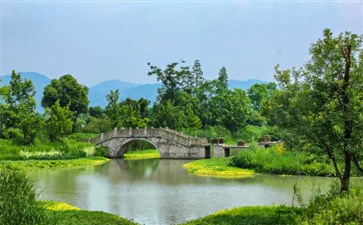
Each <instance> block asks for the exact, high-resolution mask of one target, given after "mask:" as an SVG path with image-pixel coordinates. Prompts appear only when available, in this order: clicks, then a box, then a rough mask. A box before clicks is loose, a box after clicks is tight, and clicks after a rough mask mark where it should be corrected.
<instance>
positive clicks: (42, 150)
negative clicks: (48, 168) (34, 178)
mask: <svg viewBox="0 0 363 225" xmlns="http://www.w3.org/2000/svg"><path fill="white" fill-rule="evenodd" d="M97 153H98V152H97V149H96V148H95V147H94V146H93V145H92V144H89V143H86V142H80V141H76V140H74V139H64V140H63V141H59V142H41V141H39V140H37V141H36V143H35V144H33V145H26V146H23V145H18V144H16V143H14V142H13V141H11V140H5V139H0V160H30V159H74V158H81V157H86V156H94V155H97Z"/></svg>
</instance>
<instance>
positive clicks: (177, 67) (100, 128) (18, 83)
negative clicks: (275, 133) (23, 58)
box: [0, 60, 276, 145]
mask: <svg viewBox="0 0 363 225" xmlns="http://www.w3.org/2000/svg"><path fill="white" fill-rule="evenodd" d="M148 65H149V67H150V71H149V72H148V75H149V76H155V77H156V78H157V80H158V81H160V82H161V83H162V86H161V88H160V89H159V90H158V97H157V100H156V102H155V103H154V105H150V101H149V100H147V99H144V98H140V99H138V100H134V99H130V98H126V99H125V100H123V101H121V100H120V97H121V96H122V93H120V92H119V90H111V91H110V93H109V94H108V95H107V96H105V98H106V99H107V106H106V107H105V108H102V107H100V106H95V107H89V99H88V88H87V87H86V86H84V85H81V84H79V83H78V82H77V80H76V79H75V78H74V77H73V76H71V75H64V76H62V77H60V78H59V79H53V80H52V81H51V83H50V84H49V85H47V86H46V87H45V88H44V91H43V98H42V101H41V105H42V106H43V107H44V109H45V113H43V114H39V113H37V112H36V111H35V107H36V101H35V98H34V95H35V88H34V86H33V84H32V81H31V80H26V79H23V78H22V77H21V75H20V73H16V72H15V71H13V72H12V75H11V81H10V83H9V85H7V86H3V87H1V92H0V97H1V103H0V137H1V138H5V139H12V140H15V141H16V142H17V143H20V144H25V145H27V144H33V143H34V140H35V138H36V137H37V136H39V135H41V136H42V138H44V136H46V138H47V139H49V140H50V141H58V140H61V139H62V138H64V137H66V136H68V135H70V134H72V133H74V132H82V133H100V132H106V131H108V130H111V129H113V128H114V127H118V128H121V127H125V128H129V127H132V128H136V127H139V128H143V127H169V128H171V129H175V130H179V131H184V132H187V133H190V134H193V135H197V134H198V135H202V136H207V137H210V136H213V135H214V136H218V135H220V136H226V137H231V136H238V134H241V131H242V130H243V129H245V128H246V126H248V125H253V126H259V127H260V126H263V125H264V124H266V119H265V118H263V117H262V116H261V114H260V111H261V107H262V106H261V105H262V103H263V101H264V100H265V99H266V98H268V97H270V96H272V93H273V92H274V91H275V90H276V85H275V84H274V83H269V84H255V85H253V86H252V87H251V88H250V89H249V90H248V91H247V92H245V91H244V90H242V89H235V90H230V89H229V88H228V73H227V70H226V68H225V67H222V68H221V69H220V71H219V73H218V78H217V79H215V80H206V79H205V78H204V75H203V70H202V68H201V64H200V62H199V60H196V61H195V62H194V65H193V66H192V67H189V66H187V65H186V64H185V62H183V61H182V62H178V63H171V64H168V65H167V66H166V67H165V68H164V69H161V68H159V67H157V66H153V65H151V64H150V63H149V64H148ZM250 128H251V127H250ZM251 129H252V132H255V131H253V130H254V129H255V127H252V128H251ZM251 129H250V130H251ZM258 132H259V131H258ZM244 133H246V132H244ZM247 139H248V138H247Z"/></svg>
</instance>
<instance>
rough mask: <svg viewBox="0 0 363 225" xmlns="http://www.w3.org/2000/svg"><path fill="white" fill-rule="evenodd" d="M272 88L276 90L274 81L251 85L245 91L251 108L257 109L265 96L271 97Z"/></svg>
mask: <svg viewBox="0 0 363 225" xmlns="http://www.w3.org/2000/svg"><path fill="white" fill-rule="evenodd" d="M274 90H276V84H275V83H274V82H270V83H268V84H254V85H252V86H251V87H250V88H249V89H248V91H247V96H248V97H249V98H250V99H251V104H252V107H253V109H254V110H257V111H259V110H260V108H261V105H262V102H263V101H264V100H265V99H266V98H269V97H271V96H272V93H273V91H274Z"/></svg>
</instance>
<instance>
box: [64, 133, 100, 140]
mask: <svg viewBox="0 0 363 225" xmlns="http://www.w3.org/2000/svg"><path fill="white" fill-rule="evenodd" d="M99 135H100V134H96V133H73V134H71V135H70V136H69V137H68V139H72V140H76V141H87V140H88V139H89V138H91V139H92V138H95V137H98V136H99Z"/></svg>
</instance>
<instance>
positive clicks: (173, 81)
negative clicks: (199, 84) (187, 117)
mask: <svg viewBox="0 0 363 225" xmlns="http://www.w3.org/2000/svg"><path fill="white" fill-rule="evenodd" d="M184 63H185V62H184V61H182V62H181V63H177V62H174V63H170V64H168V65H167V66H166V68H165V69H164V70H162V69H160V68H159V67H157V66H153V65H151V64H150V63H148V65H149V66H150V71H149V72H148V75H149V76H153V75H155V76H156V79H157V80H158V81H161V83H162V87H161V88H159V90H158V92H159V96H158V100H159V101H171V102H172V103H175V100H176V99H177V98H178V95H179V94H180V92H181V91H185V89H188V88H189V87H188V82H186V81H187V80H188V79H189V77H190V73H191V72H190V70H189V67H188V66H183V65H182V64H184ZM178 66H179V68H177V67H178Z"/></svg>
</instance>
